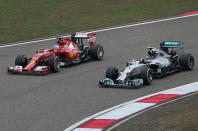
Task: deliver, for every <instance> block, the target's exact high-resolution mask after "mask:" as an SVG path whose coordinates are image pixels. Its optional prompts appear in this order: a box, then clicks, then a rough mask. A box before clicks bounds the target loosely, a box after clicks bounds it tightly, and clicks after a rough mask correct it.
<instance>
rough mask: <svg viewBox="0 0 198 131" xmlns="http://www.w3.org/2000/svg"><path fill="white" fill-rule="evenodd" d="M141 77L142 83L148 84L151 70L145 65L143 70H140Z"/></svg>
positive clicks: (150, 79)
mask: <svg viewBox="0 0 198 131" xmlns="http://www.w3.org/2000/svg"><path fill="white" fill-rule="evenodd" d="M142 73H143V74H142V79H143V84H144V85H150V84H151V82H152V80H153V77H152V70H151V69H150V68H148V67H146V68H145V69H144V70H143V72H142Z"/></svg>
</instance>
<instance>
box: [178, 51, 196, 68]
mask: <svg viewBox="0 0 198 131" xmlns="http://www.w3.org/2000/svg"><path fill="white" fill-rule="evenodd" d="M179 62H180V65H181V66H182V67H183V69H184V70H193V68H194V63H195V61H194V57H193V56H192V55H191V54H182V55H181V57H180V59H179Z"/></svg>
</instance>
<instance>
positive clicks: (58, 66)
mask: <svg viewBox="0 0 198 131" xmlns="http://www.w3.org/2000/svg"><path fill="white" fill-rule="evenodd" d="M54 67H55V68H56V70H57V71H58V70H59V69H60V63H59V61H58V59H57V58H56V59H55V62H54Z"/></svg>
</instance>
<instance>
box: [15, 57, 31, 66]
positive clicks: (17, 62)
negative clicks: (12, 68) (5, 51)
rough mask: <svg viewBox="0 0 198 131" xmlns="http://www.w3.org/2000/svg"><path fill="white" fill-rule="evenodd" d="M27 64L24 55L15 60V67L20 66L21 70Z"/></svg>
mask: <svg viewBox="0 0 198 131" xmlns="http://www.w3.org/2000/svg"><path fill="white" fill-rule="evenodd" d="M27 64H28V59H27V57H26V56H25V55H18V56H17V57H16V59H15V65H18V66H22V67H23V68H24V67H25V66H26V65H27Z"/></svg>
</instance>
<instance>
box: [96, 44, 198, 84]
mask: <svg viewBox="0 0 198 131" xmlns="http://www.w3.org/2000/svg"><path fill="white" fill-rule="evenodd" d="M148 50H149V51H148V56H146V57H145V58H141V59H140V61H136V60H133V61H128V62H127V67H126V68H125V69H124V70H123V71H122V72H120V73H119V72H118V69H117V68H116V67H115V66H111V67H109V68H108V69H107V70H106V78H105V79H104V80H100V81H99V85H101V86H102V87H129V88H131V87H140V86H141V85H149V84H151V82H152V78H153V77H162V76H164V75H168V74H172V73H174V72H178V71H183V70H193V67H194V57H193V56H192V55H191V54H188V53H185V52H184V43H182V42H179V41H164V42H162V43H160V49H156V48H154V47H148Z"/></svg>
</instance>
